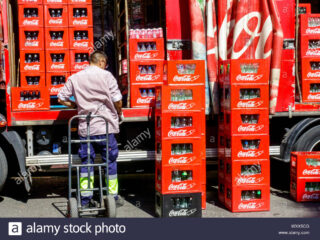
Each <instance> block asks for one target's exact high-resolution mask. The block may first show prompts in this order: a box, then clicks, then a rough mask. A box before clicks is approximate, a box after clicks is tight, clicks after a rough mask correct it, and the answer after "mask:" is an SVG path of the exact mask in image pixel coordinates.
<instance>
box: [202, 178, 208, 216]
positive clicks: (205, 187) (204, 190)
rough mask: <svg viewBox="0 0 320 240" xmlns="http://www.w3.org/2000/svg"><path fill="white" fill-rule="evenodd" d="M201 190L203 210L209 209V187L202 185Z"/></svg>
mask: <svg viewBox="0 0 320 240" xmlns="http://www.w3.org/2000/svg"><path fill="white" fill-rule="evenodd" d="M201 190H202V191H201V208H202V210H204V209H206V207H207V185H206V184H202V185H201Z"/></svg>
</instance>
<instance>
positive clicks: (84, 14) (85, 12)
mask: <svg viewBox="0 0 320 240" xmlns="http://www.w3.org/2000/svg"><path fill="white" fill-rule="evenodd" d="M81 17H87V9H85V8H82V9H81Z"/></svg>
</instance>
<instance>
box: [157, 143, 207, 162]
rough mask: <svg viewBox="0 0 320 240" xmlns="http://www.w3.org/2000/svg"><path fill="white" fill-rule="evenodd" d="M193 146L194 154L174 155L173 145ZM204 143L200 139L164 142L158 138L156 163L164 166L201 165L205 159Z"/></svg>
mask: <svg viewBox="0 0 320 240" xmlns="http://www.w3.org/2000/svg"><path fill="white" fill-rule="evenodd" d="M174 144H192V152H190V153H183V152H182V151H181V154H173V151H171V150H172V145H174ZM203 146H205V145H204V142H203V141H201V138H198V139H187V140H186V139H173V140H163V139H160V138H156V161H157V162H158V163H161V164H162V166H170V165H171V166H172V165H185V164H189V165H190V164H201V163H202V160H203V159H204V158H205V148H204V147H203Z"/></svg>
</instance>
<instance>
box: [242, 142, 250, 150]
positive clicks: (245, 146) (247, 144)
mask: <svg viewBox="0 0 320 240" xmlns="http://www.w3.org/2000/svg"><path fill="white" fill-rule="evenodd" d="M242 148H243V150H249V148H250V146H249V141H248V140H244V141H242Z"/></svg>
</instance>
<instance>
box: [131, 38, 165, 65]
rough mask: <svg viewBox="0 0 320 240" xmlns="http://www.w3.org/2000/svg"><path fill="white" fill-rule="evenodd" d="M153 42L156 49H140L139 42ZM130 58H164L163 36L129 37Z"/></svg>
mask: <svg viewBox="0 0 320 240" xmlns="http://www.w3.org/2000/svg"><path fill="white" fill-rule="evenodd" d="M146 43H153V44H155V45H156V50H150V51H139V50H138V46H139V44H146ZM129 47H130V60H164V39H163V38H145V39H129Z"/></svg>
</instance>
